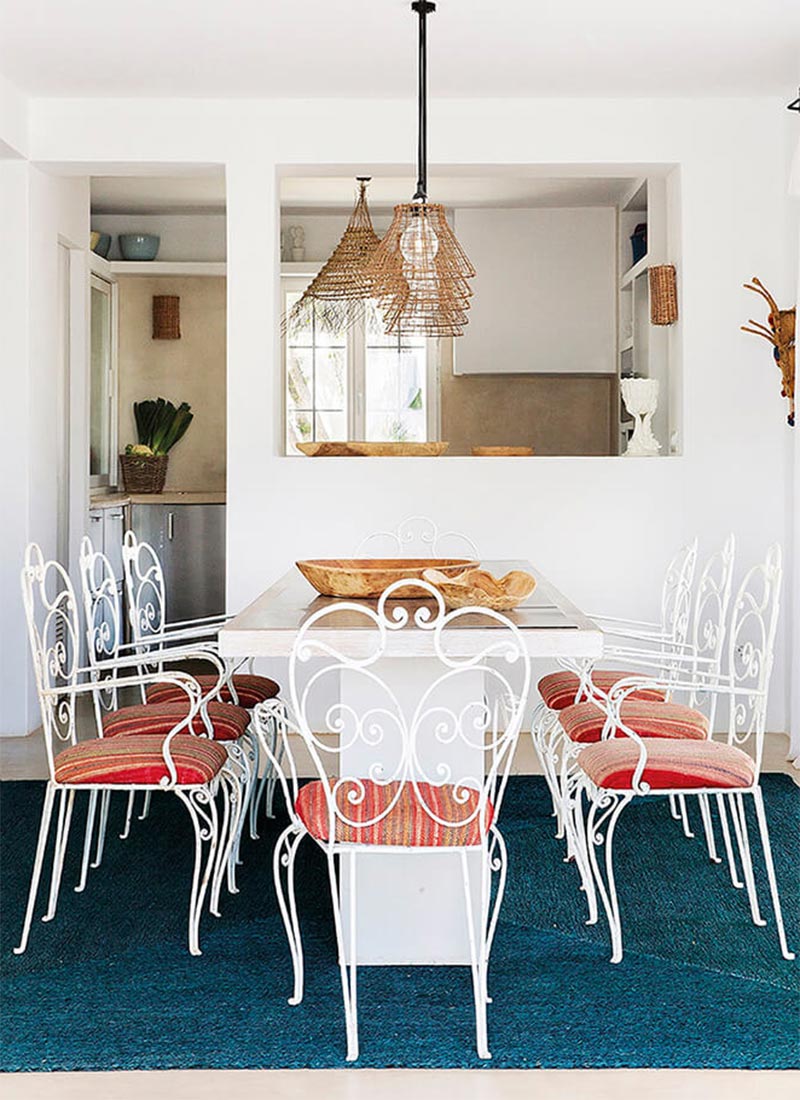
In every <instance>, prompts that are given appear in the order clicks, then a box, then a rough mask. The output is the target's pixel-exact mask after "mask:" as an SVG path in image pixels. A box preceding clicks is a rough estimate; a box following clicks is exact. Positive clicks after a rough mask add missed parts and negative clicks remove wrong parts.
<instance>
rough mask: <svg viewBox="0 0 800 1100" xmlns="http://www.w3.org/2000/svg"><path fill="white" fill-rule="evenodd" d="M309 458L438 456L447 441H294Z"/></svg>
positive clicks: (445, 448) (444, 448) (443, 449)
mask: <svg viewBox="0 0 800 1100" xmlns="http://www.w3.org/2000/svg"><path fill="white" fill-rule="evenodd" d="M295 446H296V447H297V449H298V451H302V452H303V454H304V455H308V457H309V458H438V457H439V455H443V454H444V452H445V451H446V450H447V448H448V447H449V446H450V444H449V443H442V442H439V443H368V442H361V441H359V440H357V439H348V440H341V441H338V442H337V441H336V440H324V441H320V442H318V443H296V444H295Z"/></svg>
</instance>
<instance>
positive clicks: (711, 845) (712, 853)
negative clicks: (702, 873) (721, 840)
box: [697, 794, 722, 863]
mask: <svg viewBox="0 0 800 1100" xmlns="http://www.w3.org/2000/svg"><path fill="white" fill-rule="evenodd" d="M697 801H698V802H699V803H700V816H701V817H702V819H703V832H704V833H705V837H706V848H707V849H708V858H709V859H710V860H711V862H712V863H722V860H721V859H720V857H719V856H718V855H717V842H716V839H715V837H714V824H713V822H712V820H711V807H710V806H709V804H708V795H707V794H699V795H698V796H697Z"/></svg>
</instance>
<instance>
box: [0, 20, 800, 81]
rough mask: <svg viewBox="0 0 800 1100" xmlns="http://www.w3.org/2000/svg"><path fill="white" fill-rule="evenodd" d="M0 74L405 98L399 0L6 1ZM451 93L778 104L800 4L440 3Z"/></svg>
mask: <svg viewBox="0 0 800 1100" xmlns="http://www.w3.org/2000/svg"><path fill="white" fill-rule="evenodd" d="M0 27H2V34H0V73H2V74H3V75H4V76H6V77H7V78H9V79H10V80H11V81H13V82H14V83H16V84H18V85H19V86H20V87H21V88H23V89H25V90H27V91H29V92H31V93H35V94H43V95H87V96H106V95H132V96H171V95H184V96H261V95H263V96H351V95H352V96H364V95H367V96H370V97H386V96H405V95H409V94H412V93H413V91H414V81H415V34H416V30H415V18H414V17H412V15H411V12H410V10H409V4H408V2H407V0H227V2H225V0H200V2H199V3H198V0H191V2H190V0H135V2H134V0H81V2H80V3H64V0H0ZM429 28H430V29H429V42H430V78H431V90H432V92H433V93H434V94H436V95H445V96H523V95H558V96H569V95H576V96H597V95H651V94H652V95H767V94H776V95H785V96H787V97H788V98H791V97H793V95H794V94H795V92H796V87H797V81H798V79H800V66H799V65H798V61H799V60H800V3H798V2H797V0H668V2H666V3H654V2H652V0H602V2H598V0H566V2H565V0H439V3H438V10H437V12H436V13H435V14H434V15H433V16H432V17H431V18H430V21H429Z"/></svg>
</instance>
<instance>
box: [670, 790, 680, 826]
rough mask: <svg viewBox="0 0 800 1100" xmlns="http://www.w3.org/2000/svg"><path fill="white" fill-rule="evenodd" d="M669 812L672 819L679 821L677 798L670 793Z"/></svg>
mask: <svg viewBox="0 0 800 1100" xmlns="http://www.w3.org/2000/svg"><path fill="white" fill-rule="evenodd" d="M669 812H670V816H671V817H672V818H673V819H674V820H675V821H680V819H681V815H680V813H679V811H678V803H677V800H676V798H675V795H674V794H671V795H670V796H669Z"/></svg>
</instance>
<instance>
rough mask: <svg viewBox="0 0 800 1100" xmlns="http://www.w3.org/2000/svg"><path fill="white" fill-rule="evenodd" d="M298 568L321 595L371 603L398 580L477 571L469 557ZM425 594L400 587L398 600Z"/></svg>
mask: <svg viewBox="0 0 800 1100" xmlns="http://www.w3.org/2000/svg"><path fill="white" fill-rule="evenodd" d="M295 565H296V566H297V568H298V569H299V570H300V572H301V573H302V574H303V576H304V577H305V578H306V580H307V581H308V582H309V584H311V585H312V586H313V587H314V588H316V590H317V592H319V594H320V595H321V596H336V597H338V598H340V599H341V598H344V599H357V600H369V599H376V598H377V597H378V596H380V594H381V592H383V590H384V589H385V588H388V587H389V585H390V584H394V582H395V581H401V580H404V579H407V578H414V579H421V578H422V575H423V573H424V572H425V570H426V569H435V570H436V572H437V573H439V574H442V575H443V576H445V577H454V576H457V575H458V574H459V573H463V572H464V570H465V569H474V568H477V566H478V565H479V562H477V561H471V560H470V559H469V558H327V559H322V558H318V559H315V560H312V561H298V562H295ZM423 595H424V593H423V592H421V591H420V589H419V588H414V587H412V586H409V587H408V588H399V589H398V590H397V592H396V593H395V594H394V597H393V598H394V599H398V600H406V599H415V598H416V599H419V598H420V597H421V596H423Z"/></svg>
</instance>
